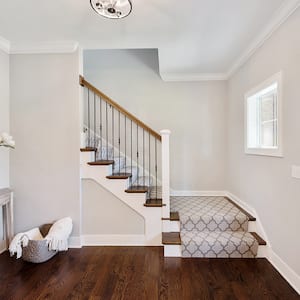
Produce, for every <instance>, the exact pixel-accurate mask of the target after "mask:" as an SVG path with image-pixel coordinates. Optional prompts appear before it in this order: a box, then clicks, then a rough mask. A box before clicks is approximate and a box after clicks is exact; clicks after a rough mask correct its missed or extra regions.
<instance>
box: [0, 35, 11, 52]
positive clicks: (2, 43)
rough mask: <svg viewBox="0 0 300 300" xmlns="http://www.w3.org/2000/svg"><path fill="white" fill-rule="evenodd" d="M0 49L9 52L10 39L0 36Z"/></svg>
mask: <svg viewBox="0 0 300 300" xmlns="http://www.w3.org/2000/svg"><path fill="white" fill-rule="evenodd" d="M0 49H1V50H3V51H4V52H5V53H7V54H9V52H10V41H8V40H6V39H5V38H3V37H1V36H0Z"/></svg>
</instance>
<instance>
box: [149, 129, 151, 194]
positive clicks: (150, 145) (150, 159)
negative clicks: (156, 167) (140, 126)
mask: <svg viewBox="0 0 300 300" xmlns="http://www.w3.org/2000/svg"><path fill="white" fill-rule="evenodd" d="M150 138H151V136H150V132H149V189H150V185H151V182H150V175H151V143H150V142H151V141H150ZM150 198H151V193H150Z"/></svg>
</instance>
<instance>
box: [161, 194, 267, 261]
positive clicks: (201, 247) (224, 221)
mask: <svg viewBox="0 0 300 300" xmlns="http://www.w3.org/2000/svg"><path fill="white" fill-rule="evenodd" d="M171 210H174V211H177V212H178V213H177V214H176V216H177V218H176V221H177V222H179V220H180V230H179V231H177V232H176V231H174V232H171V233H164V234H163V243H164V245H165V253H166V254H167V256H182V257H207V258H254V257H260V256H262V257H263V256H264V252H265V246H266V242H265V241H264V240H263V239H262V238H261V237H260V236H259V235H258V234H257V233H255V232H249V231H248V228H249V222H252V223H254V222H255V221H256V219H255V218H254V217H253V216H251V215H250V214H248V213H247V212H246V211H244V210H243V209H242V208H241V207H239V206H238V205H236V204H235V203H234V202H233V201H231V200H230V199H229V198H227V197H171ZM179 217H180V219H179Z"/></svg>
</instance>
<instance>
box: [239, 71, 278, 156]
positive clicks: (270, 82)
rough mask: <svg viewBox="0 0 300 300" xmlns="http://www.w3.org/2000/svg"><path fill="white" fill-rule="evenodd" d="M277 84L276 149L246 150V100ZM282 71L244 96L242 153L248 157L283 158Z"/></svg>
mask: <svg viewBox="0 0 300 300" xmlns="http://www.w3.org/2000/svg"><path fill="white" fill-rule="evenodd" d="M276 83H277V128H278V132H277V138H278V147H277V148H274V149H270V148H248V99H249V98H251V97H253V96H255V95H256V94H258V93H260V92H261V91H263V90H265V89H266V88H268V87H269V86H271V85H273V84H276ZM282 88H283V84H282V71H280V72H278V73H276V74H274V75H272V76H271V77H269V78H268V79H266V80H264V81H263V82H262V83H260V84H259V85H257V86H256V87H254V88H251V90H250V91H248V92H247V93H245V95H244V152H245V153H246V154H249V155H264V156H273V157H283V138H282V137H283V129H282V126H283V121H282V115H283V114H282Z"/></svg>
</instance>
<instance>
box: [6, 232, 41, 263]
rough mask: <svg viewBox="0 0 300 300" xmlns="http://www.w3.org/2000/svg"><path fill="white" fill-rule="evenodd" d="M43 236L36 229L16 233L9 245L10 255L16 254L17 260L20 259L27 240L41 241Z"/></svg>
mask: <svg viewBox="0 0 300 300" xmlns="http://www.w3.org/2000/svg"><path fill="white" fill-rule="evenodd" d="M42 239H43V236H42V235H41V232H40V230H39V229H38V228H33V229H31V230H28V231H26V232H20V233H18V234H17V235H16V236H15V237H14V238H13V240H12V241H11V243H10V245H9V252H10V255H11V256H13V255H14V254H15V253H17V258H20V257H22V247H27V246H28V241H29V240H42Z"/></svg>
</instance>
